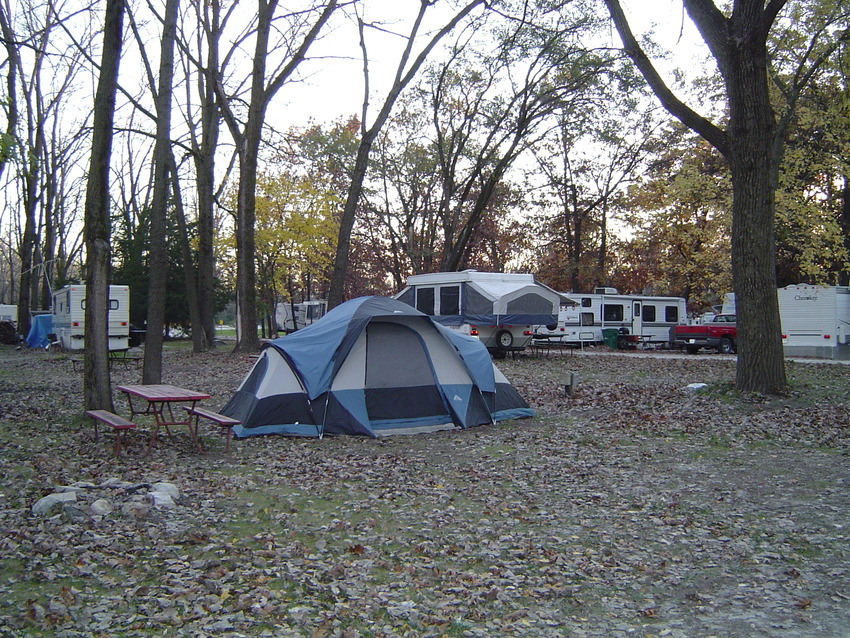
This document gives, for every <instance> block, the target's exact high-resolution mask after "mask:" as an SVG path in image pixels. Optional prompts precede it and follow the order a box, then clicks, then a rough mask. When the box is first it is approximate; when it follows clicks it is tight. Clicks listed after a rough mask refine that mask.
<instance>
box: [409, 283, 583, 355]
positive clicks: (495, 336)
mask: <svg viewBox="0 0 850 638" xmlns="http://www.w3.org/2000/svg"><path fill="white" fill-rule="evenodd" d="M395 297H396V299H399V300H401V301H404V302H405V303H407V304H408V305H411V306H413V307H414V308H416V309H417V310H419V311H420V312H424V313H425V314H426V315H430V316H432V317H434V319H435V320H436V321H438V322H439V323H441V324H443V325H444V326H446V327H449V328H455V329H457V330H460V331H461V332H463V333H466V334H470V335H474V336H477V337H478V338H479V339H480V340H481V341H482V342H483V343H484V345H485V346H487V349H488V350H489V351H490V352H491V354H493V355H494V356H496V357H503V356H505V353H506V352H509V351H516V350H523V349H524V348H525V347H526V346H527V345H528V344H529V342H530V341H531V339H532V336H533V334H534V333H533V329H534V326H535V325H536V324H554V323H555V322H556V321H557V319H558V307H559V305H560V303H561V302H562V301H568V299H567V298H566V297H564V295H561V294H559V293H557V292H555V291H554V290H552V289H551V288H548V287H546V286H543V285H542V284H538V283H536V282H535V281H534V276H533V275H530V274H505V273H492V272H478V271H477V270H464V271H462V272H440V273H432V274H426V275H412V276H410V277H408V278H407V287H406V288H405V289H404V290H402V291H401V292H400V293H398V294H397V295H396V296H395Z"/></svg>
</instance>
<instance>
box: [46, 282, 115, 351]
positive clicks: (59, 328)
mask: <svg viewBox="0 0 850 638" xmlns="http://www.w3.org/2000/svg"><path fill="white" fill-rule="evenodd" d="M53 332H54V334H55V335H56V338H57V340H58V341H59V342H60V343H61V344H62V349H63V350H82V349H83V348H85V334H86V285H85V284H72V285H70V286H65V287H64V288H62V289H61V290H57V291H56V292H54V293H53ZM108 334H109V349H110V350H126V349H127V348H128V347H129V345H130V344H129V340H130V287H129V286H109V329H108Z"/></svg>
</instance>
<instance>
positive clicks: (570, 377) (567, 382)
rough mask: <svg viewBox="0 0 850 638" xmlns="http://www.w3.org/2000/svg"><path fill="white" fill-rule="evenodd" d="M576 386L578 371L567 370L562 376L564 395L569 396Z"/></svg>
mask: <svg viewBox="0 0 850 638" xmlns="http://www.w3.org/2000/svg"><path fill="white" fill-rule="evenodd" d="M576 386H578V372H568V373H567V376H566V377H565V378H564V395H565V396H570V395H571V394H572V393H573V392H575V389H576Z"/></svg>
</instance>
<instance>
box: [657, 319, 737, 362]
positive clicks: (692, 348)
mask: <svg viewBox="0 0 850 638" xmlns="http://www.w3.org/2000/svg"><path fill="white" fill-rule="evenodd" d="M735 319H736V317H735V315H714V318H712V320H711V321H709V322H707V323H703V324H698V325H693V326H673V327H672V328H670V347H671V348H684V349H685V350H687V351H688V353H689V354H696V353H697V352H698V351H699V349H700V348H712V349H714V350H717V351H718V352H720V353H722V354H732V353H733V352H736V351H737V342H736V339H737V330H736V329H735V326H736V323H735Z"/></svg>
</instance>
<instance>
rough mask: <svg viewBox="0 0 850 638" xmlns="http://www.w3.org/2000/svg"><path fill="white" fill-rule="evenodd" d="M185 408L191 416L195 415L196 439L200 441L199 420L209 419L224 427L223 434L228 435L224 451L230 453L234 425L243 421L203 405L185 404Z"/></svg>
mask: <svg viewBox="0 0 850 638" xmlns="http://www.w3.org/2000/svg"><path fill="white" fill-rule="evenodd" d="M183 409H184V410H186V412H188V413H189V415H190V418H191V417H193V416H194V417H195V426H194V429H195V439H196V440H197V441H200V440H201V439H200V437H199V436H198V422H199V420H200V419H207V420H208V421H212V422H213V423H215V424H216V425H218V426H219V427H221V428H224V432H223V434H224V435H225V437H226V442H225V444H224V453H225V454H229V453H230V438H231V437H232V436H233V429H232V428H233V426H234V425H239V424H240V423H242V421H240V420H239V419H234V418H233V417H229V416H225V415H224V414H219V413H218V412H213V411H212V410H209V409H207V408H204V407H202V406H191V407H190V406H183Z"/></svg>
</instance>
